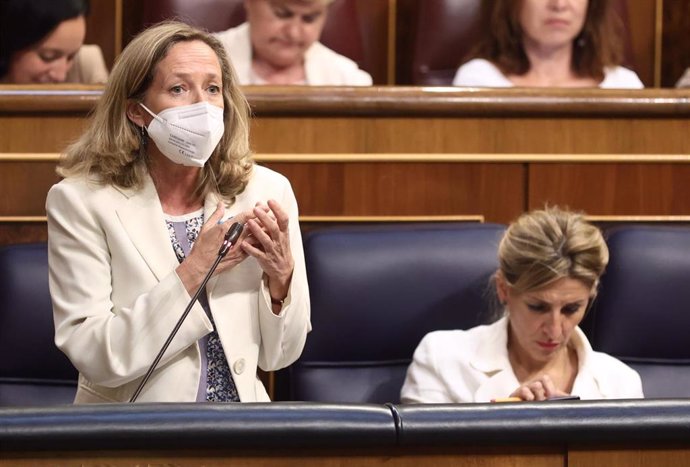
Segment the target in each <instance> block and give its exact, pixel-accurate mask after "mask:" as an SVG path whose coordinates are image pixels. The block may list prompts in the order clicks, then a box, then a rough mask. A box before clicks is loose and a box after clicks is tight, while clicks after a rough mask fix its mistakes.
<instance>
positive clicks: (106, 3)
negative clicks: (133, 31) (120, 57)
mask: <svg viewBox="0 0 690 467" xmlns="http://www.w3.org/2000/svg"><path fill="white" fill-rule="evenodd" d="M119 1H121V0H97V1H92V2H91V12H90V14H89V16H88V18H86V39H85V43H86V44H98V45H100V46H101V50H102V51H103V58H105V63H106V65H107V66H108V69H111V68H112V67H113V62H114V61H115V55H116V52H117V50H118V48H119V44H117V42H116V38H117V37H118V34H119V31H117V30H116V28H118V27H121V25H119V24H117V22H116V20H115V18H116V15H115V10H116V7H117V6H116V4H117V2H119Z"/></svg>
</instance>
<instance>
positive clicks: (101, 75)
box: [0, 0, 108, 84]
mask: <svg viewBox="0 0 690 467" xmlns="http://www.w3.org/2000/svg"><path fill="white" fill-rule="evenodd" d="M88 13H89V1H88V0H0V83H12V84H47V83H65V82H68V83H104V82H105V81H106V79H107V78H108V70H107V69H106V66H105V62H104V60H103V54H102V52H101V49H100V47H98V46H97V45H84V37H85V36H86V15H88Z"/></svg>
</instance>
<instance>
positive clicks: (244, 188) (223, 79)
mask: <svg viewBox="0 0 690 467" xmlns="http://www.w3.org/2000/svg"><path fill="white" fill-rule="evenodd" d="M248 130H249V123H248V106H247V102H246V101H245V98H244V96H243V95H242V93H241V92H240V90H239V88H238V83H237V79H236V77H235V75H234V72H233V71H232V68H231V66H230V63H229V61H228V59H227V56H226V54H225V51H224V50H223V47H222V45H221V44H220V43H219V42H218V41H217V40H216V39H214V38H213V37H211V36H210V35H208V34H206V33H204V32H201V31H199V30H196V29H194V28H192V27H190V26H187V25H184V24H181V23H174V22H171V23H163V24H161V25H158V26H155V27H153V28H151V29H148V30H146V31H144V32H142V33H141V34H140V35H139V36H138V37H136V38H135V39H134V40H133V41H132V42H131V43H130V44H129V45H128V46H127V48H126V49H125V50H124V51H123V52H122V54H121V55H120V57H119V59H118V61H117V63H116V65H115V67H114V69H113V72H112V75H111V77H110V80H109V81H108V83H107V85H106V87H105V90H104V93H103V96H102V97H101V99H100V100H99V102H98V104H97V106H96V109H95V112H94V114H93V117H92V119H91V123H90V126H89V127H88V129H87V131H86V133H85V134H84V135H83V136H82V137H81V138H80V139H79V140H78V141H77V142H76V143H75V144H74V145H72V146H71V147H70V148H68V149H67V151H66V153H65V156H64V158H63V159H62V160H61V162H60V166H59V173H60V174H61V175H62V176H64V177H65V179H64V180H63V181H62V182H60V183H58V184H57V185H55V186H53V187H52V189H51V190H50V192H49V193H48V200H47V205H46V208H47V213H48V252H49V266H50V289H51V296H52V300H53V309H54V319H55V341H56V344H57V346H58V347H59V348H60V349H61V350H62V351H63V352H65V354H67V356H68V357H69V358H70V360H71V361H72V363H73V364H74V366H75V367H76V368H77V369H78V370H79V373H80V375H79V386H78V390H77V395H76V399H75V402H76V403H85V402H125V401H128V400H129V399H130V397H131V396H132V394H133V393H134V391H135V389H136V387H137V386H138V384H139V382H140V381H141V378H142V375H144V373H145V372H146V370H147V369H148V367H149V365H150V364H151V362H152V361H153V360H154V357H155V356H156V353H157V352H158V350H159V349H160V348H161V346H162V345H163V342H164V341H165V340H166V337H167V336H168V334H169V333H170V332H171V330H172V329H173V327H174V325H175V323H176V322H177V320H178V318H179V317H180V316H181V315H182V312H183V310H184V309H185V307H186V305H187V303H188V302H189V301H190V297H191V296H192V295H193V294H194V292H195V291H196V290H197V289H198V287H199V286H200V284H201V283H202V279H203V278H204V276H205V275H206V273H207V272H208V271H209V270H210V268H211V266H212V264H213V262H214V261H215V259H216V256H217V252H218V249H219V247H220V245H221V243H222V241H223V237H224V235H225V233H226V232H227V231H228V230H229V228H230V225H231V224H232V223H233V222H235V221H238V222H241V223H246V227H245V229H244V230H245V233H243V236H242V237H240V240H239V241H238V242H237V243H236V244H235V245H234V246H233V247H232V248H231V249H230V251H229V253H228V254H227V256H226V257H225V258H224V259H223V260H222V261H221V262H220V265H219V266H218V269H217V270H216V273H215V275H214V276H213V278H212V279H211V280H210V281H209V282H208V284H207V286H206V288H205V293H203V294H202V295H201V298H200V299H199V301H198V302H197V303H196V304H195V305H194V307H193V308H192V310H191V313H190V314H189V316H188V317H187V319H186V321H185V322H184V324H183V325H182V327H181V328H180V330H179V332H178V334H177V336H176V337H175V339H174V340H173V341H172V344H171V345H170V347H169V349H168V351H167V352H166V354H165V356H164V357H163V359H162V360H161V363H160V365H159V367H158V369H157V370H156V372H154V373H153V375H152V377H151V379H150V380H149V382H148V384H147V385H146V386H145V387H144V389H143V392H142V393H141V395H140V397H139V399H138V400H139V401H142V402H144V401H148V402H151V401H161V402H162V401H168V402H189V401H221V402H228V401H242V402H253V401H267V400H268V395H267V393H266V391H265V389H264V387H263V385H262V384H261V381H259V379H258V378H257V367H260V368H262V369H264V370H266V371H271V370H276V369H279V368H282V367H285V366H287V365H289V364H290V363H292V362H293V361H294V360H296V359H297V357H298V356H299V355H300V353H301V351H302V348H303V346H304V342H305V339H306V335H307V332H308V331H309V330H310V322H309V294H308V289H307V281H306V273H305V267H304V256H303V252H302V246H301V237H300V230H299V225H298V222H297V203H296V200H295V197H294V195H293V192H292V189H291V187H290V184H289V182H288V181H287V179H285V177H283V176H281V175H279V174H277V173H275V172H272V171H271V170H268V169H266V168H263V167H259V166H256V165H255V164H254V163H253V162H252V158H251V153H250V150H249V141H248ZM231 217H234V218H233V220H232V221H230V222H224V221H226V220H227V219H229V218H231Z"/></svg>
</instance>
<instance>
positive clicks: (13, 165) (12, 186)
mask: <svg viewBox="0 0 690 467" xmlns="http://www.w3.org/2000/svg"><path fill="white" fill-rule="evenodd" d="M58 180H59V178H58V176H57V175H56V174H55V163H54V162H39V163H29V164H27V163H25V162H2V163H1V164H0V186H1V187H2V189H1V192H0V216H42V215H45V202H46V194H47V193H48V189H50V187H51V186H53V184H54V183H56V182H57V181H58Z"/></svg>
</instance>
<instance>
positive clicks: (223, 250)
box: [129, 222, 244, 402]
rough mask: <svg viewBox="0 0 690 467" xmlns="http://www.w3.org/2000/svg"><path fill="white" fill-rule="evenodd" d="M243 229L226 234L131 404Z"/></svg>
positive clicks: (235, 227) (234, 226)
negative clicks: (211, 264)
mask: <svg viewBox="0 0 690 467" xmlns="http://www.w3.org/2000/svg"><path fill="white" fill-rule="evenodd" d="M243 228H244V226H243V225H242V224H240V223H239V222H235V223H234V224H232V226H231V227H230V230H228V232H227V233H226V234H225V237H224V238H223V244H222V245H221V246H220V249H219V250H218V257H217V258H216V261H215V262H214V263H213V266H211V269H209V271H208V273H206V277H204V280H203V281H202V282H201V285H200V286H199V288H198V289H197V290H196V292H195V293H194V296H193V297H192V299H191V300H190V301H189V303H188V304H187V308H185V310H184V313H182V316H180V319H179V320H178V321H177V324H175V327H174V328H173V330H172V332H171V333H170V335H169V336H168V339H167V340H166V341H165V343H164V344H163V347H161V349H160V351H159V352H158V355H156V358H154V359H153V363H152V364H151V366H150V367H149V369H148V371H147V372H146V374H145V375H144V379H142V380H141V383H139V386H138V387H137V390H136V391H134V394H133V395H132V398H131V399H130V400H129V402H136V400H137V398H138V397H139V394H140V393H141V390H142V389H144V385H145V384H146V382H147V381H148V380H149V378H150V377H151V375H152V374H153V372H154V371H155V370H156V367H157V366H158V363H160V361H161V358H163V354H164V353H165V351H166V350H168V347H169V346H170V343H171V342H172V340H173V338H174V337H175V335H176V334H177V331H179V330H180V328H181V327H182V323H184V320H185V319H186V318H187V315H189V312H190V311H191V310H192V307H193V306H194V303H196V301H197V299H198V298H199V295H201V292H202V290H204V287H206V283H207V282H208V280H209V279H210V278H211V275H213V272H214V271H215V270H216V268H217V267H218V264H220V261H221V260H222V259H223V258H224V257H225V255H226V254H227V253H228V250H230V247H231V246H232V245H234V244H235V242H236V241H237V239H238V238H239V237H240V234H241V233H242V229H243Z"/></svg>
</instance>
